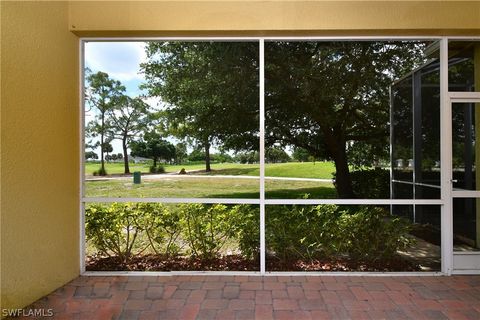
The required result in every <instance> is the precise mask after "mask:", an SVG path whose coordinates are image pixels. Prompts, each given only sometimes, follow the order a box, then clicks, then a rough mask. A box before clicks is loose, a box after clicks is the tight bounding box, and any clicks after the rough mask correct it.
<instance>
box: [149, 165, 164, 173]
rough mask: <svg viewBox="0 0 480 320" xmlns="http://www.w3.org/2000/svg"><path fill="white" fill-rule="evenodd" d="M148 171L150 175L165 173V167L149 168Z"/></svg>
mask: <svg viewBox="0 0 480 320" xmlns="http://www.w3.org/2000/svg"><path fill="white" fill-rule="evenodd" d="M149 171H150V173H165V167H164V166H162V165H161V164H159V165H157V166H150V168H149Z"/></svg>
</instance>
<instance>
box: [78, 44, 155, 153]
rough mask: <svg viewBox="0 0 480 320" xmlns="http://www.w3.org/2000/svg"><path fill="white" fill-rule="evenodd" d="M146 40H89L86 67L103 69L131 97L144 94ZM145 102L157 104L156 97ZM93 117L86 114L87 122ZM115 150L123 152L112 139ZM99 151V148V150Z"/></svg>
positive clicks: (115, 151)
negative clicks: (140, 86) (143, 67)
mask: <svg viewBox="0 0 480 320" xmlns="http://www.w3.org/2000/svg"><path fill="white" fill-rule="evenodd" d="M144 47H145V43H144V42H87V43H86V44H85V67H87V68H90V69H91V70H92V72H94V73H95V72H98V71H103V72H106V73H108V75H109V76H110V78H112V79H115V80H119V81H120V82H121V83H122V84H123V85H124V86H125V88H126V93H127V94H128V95H129V96H131V97H136V96H139V95H140V94H142V91H141V90H140V89H139V88H138V87H139V85H140V84H141V83H142V82H143V81H144V77H143V75H142V74H141V73H140V63H142V62H144V61H145V60H146V55H145V50H144ZM145 102H147V103H149V104H150V105H152V106H156V104H157V103H156V99H151V98H148V99H145ZM92 119H93V115H92V114H91V113H87V114H86V116H85V122H87V123H88V122H89V121H91V120H92ZM112 146H113V149H114V150H113V152H114V153H121V152H122V148H121V144H120V142H119V141H117V140H114V141H112ZM97 151H98V150H97Z"/></svg>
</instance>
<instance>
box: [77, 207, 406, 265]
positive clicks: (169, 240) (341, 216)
mask: <svg viewBox="0 0 480 320" xmlns="http://www.w3.org/2000/svg"><path fill="white" fill-rule="evenodd" d="M409 230H410V225H409V223H408V222H407V221H406V220H403V219H401V218H398V217H394V216H392V215H390V214H389V213H388V212H387V211H385V210H384V209H382V208H378V207H372V206H350V207H347V206H343V207H339V206H336V205H319V206H286V205H278V206H277V205H272V206H267V210H266V230H265V232H266V234H265V237H266V246H267V251H268V254H269V255H273V256H274V257H275V258H276V259H278V260H280V261H283V262H288V261H292V260H299V259H302V260H313V259H321V258H332V257H334V258H336V257H348V258H351V259H357V260H361V261H379V260H387V259H390V258H392V257H393V256H394V255H395V254H396V252H397V250H400V249H404V248H405V247H407V246H408V245H410V244H411V242H412V240H411V238H410V237H409V236H408V232H409ZM259 234H260V231H259V210H258V206H253V205H221V204H214V205H205V204H180V205H162V204H156V203H113V204H111V205H103V204H91V205H89V206H88V207H87V208H86V236H87V239H88V241H89V243H90V244H91V245H92V246H93V247H94V248H95V249H96V250H97V251H98V253H100V254H101V255H103V256H118V257H120V258H121V259H122V261H125V262H126V261H128V259H130V258H131V257H132V255H138V254H142V253H144V252H146V251H150V252H152V251H153V252H154V253H157V254H161V255H164V256H167V257H168V256H177V255H187V256H192V257H197V258H200V259H211V258H214V257H217V256H219V255H221V254H222V253H223V252H224V249H225V247H226V246H232V245H233V246H234V247H235V248H238V249H237V250H238V253H240V254H242V255H243V256H244V257H245V258H246V259H256V258H258V254H259Z"/></svg>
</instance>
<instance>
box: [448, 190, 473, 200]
mask: <svg viewBox="0 0 480 320" xmlns="http://www.w3.org/2000/svg"><path fill="white" fill-rule="evenodd" d="M452 197H453V198H480V191H473V190H472V191H469V190H462V191H455V190H453V191H452Z"/></svg>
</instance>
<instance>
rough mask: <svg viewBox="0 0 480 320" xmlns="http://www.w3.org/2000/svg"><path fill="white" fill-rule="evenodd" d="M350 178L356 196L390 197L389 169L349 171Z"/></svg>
mask: <svg viewBox="0 0 480 320" xmlns="http://www.w3.org/2000/svg"><path fill="white" fill-rule="evenodd" d="M333 178H334V179H335V173H333ZM350 178H351V179H352V188H353V192H354V194H355V196H356V197H357V198H365V199H389V198H390V171H388V170H385V169H381V168H375V169H361V170H355V171H352V172H350Z"/></svg>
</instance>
